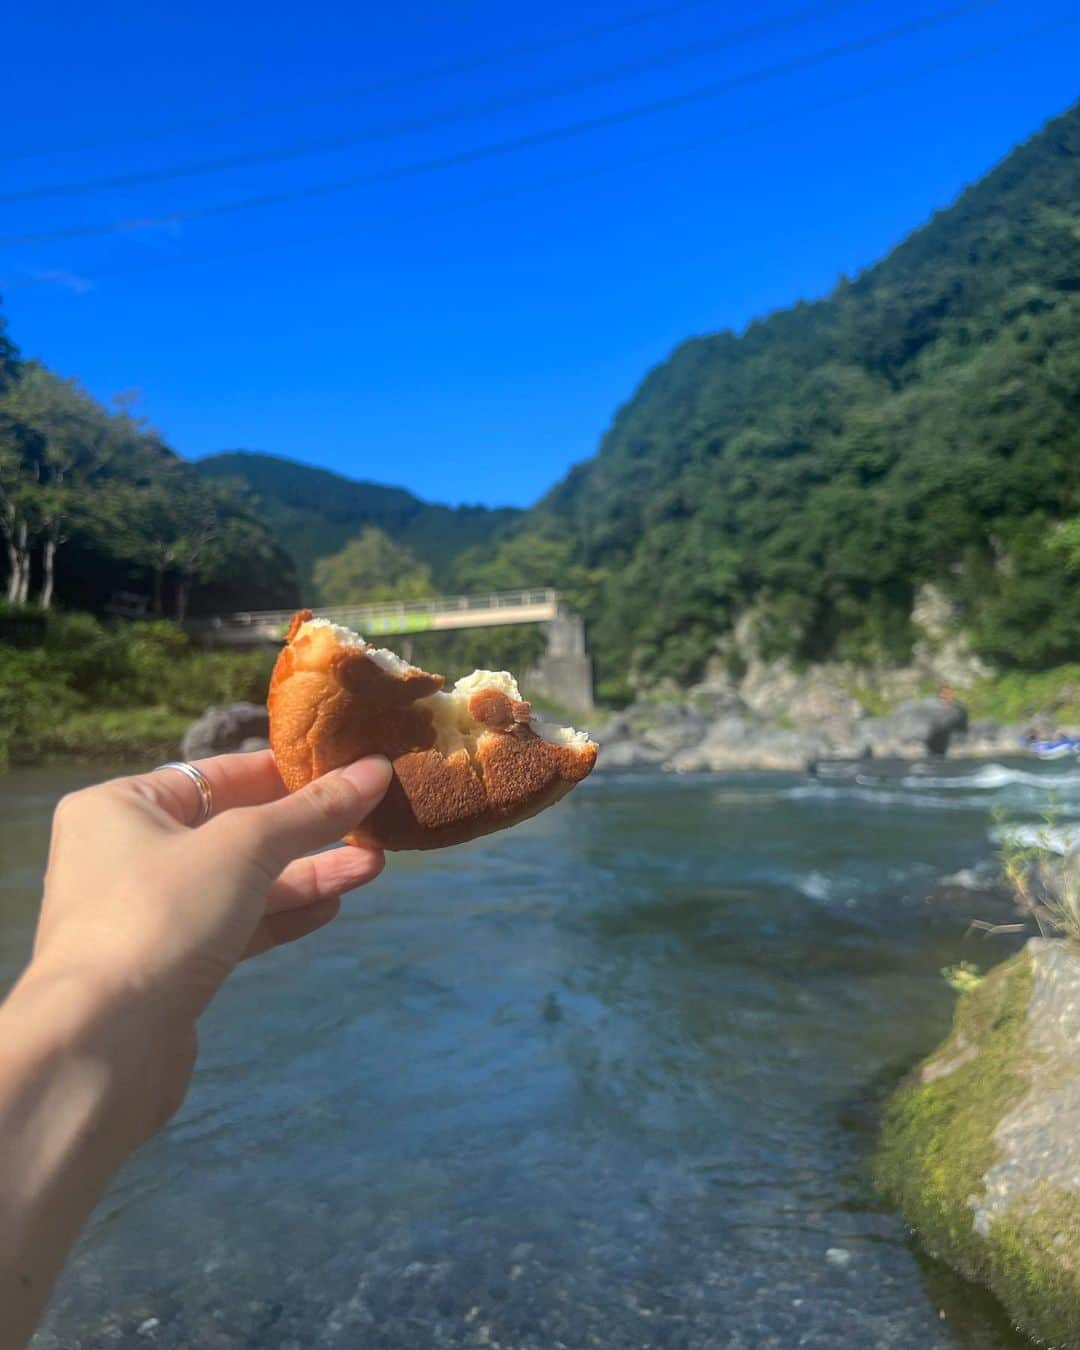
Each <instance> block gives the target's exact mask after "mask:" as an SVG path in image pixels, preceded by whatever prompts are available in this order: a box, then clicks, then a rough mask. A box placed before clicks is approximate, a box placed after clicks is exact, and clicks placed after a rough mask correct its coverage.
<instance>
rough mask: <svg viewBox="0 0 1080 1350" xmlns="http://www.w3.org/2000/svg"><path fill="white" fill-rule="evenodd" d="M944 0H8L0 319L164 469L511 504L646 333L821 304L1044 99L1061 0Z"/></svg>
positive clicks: (669, 337)
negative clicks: (209, 468) (340, 479)
mask: <svg viewBox="0 0 1080 1350" xmlns="http://www.w3.org/2000/svg"><path fill="white" fill-rule="evenodd" d="M959 8H960V5H959V4H958V3H956V2H955V0H954V2H953V3H951V4H950V3H948V2H947V0H910V2H909V3H905V4H900V3H886V2H884V0H877V2H874V0H862V2H859V0H850V3H847V4H842V3H840V2H839V0H838V2H837V3H835V4H831V5H830V4H828V3H816V4H815V3H813V0H801V3H800V0H765V2H764V3H762V4H759V5H755V6H753V7H750V6H746V5H737V4H734V3H718V2H716V0H713V2H711V3H710V2H709V0H666V3H665V0H625V3H614V0H602V2H598V3H592V4H586V5H583V4H581V3H580V2H579V3H571V2H570V0H551V3H549V4H547V5H545V6H506V5H497V4H495V3H494V0H459V2H458V3H457V4H456V5H455V6H452V7H451V6H440V5H435V4H433V3H422V2H421V0H399V2H398V3H396V4H394V5H385V4H380V5H377V6H376V5H370V4H355V3H351V4H346V3H343V2H342V0H324V3H323V4H321V5H319V6H297V5H295V4H293V3H289V4H286V3H283V0H259V3H258V4H256V3H247V2H246V0H245V3H233V4H220V3H218V4H214V5H211V4H210V3H208V0H189V2H188V3H186V4H185V5H183V6H168V7H166V6H158V5H155V4H153V3H151V4H149V5H147V4H139V5H135V4H131V3H114V4H112V5H110V6H109V7H108V22H107V23H106V22H105V21H104V20H103V18H102V14H103V11H102V10H101V9H100V8H96V9H95V7H87V6H85V5H84V4H82V3H79V4H76V3H74V2H73V0H57V2H55V3H43V4H41V5H37V6H27V5H19V6H10V7H9V8H8V10H7V12H6V14H5V16H4V17H3V18H2V19H0V51H2V52H3V58H2V59H3V70H4V85H5V89H4V103H5V107H6V109H7V112H8V134H7V137H6V138H5V142H6V148H5V151H4V152H3V155H2V156H0V239H2V240H12V239H27V238H29V239H31V240H32V242H23V243H2V244H0V293H2V294H3V298H4V307H5V310H6V313H7V316H8V319H9V322H10V327H11V332H12V335H13V336H14V337H15V339H16V341H17V342H18V343H19V344H20V346H21V347H22V349H23V351H24V352H25V353H26V354H27V355H33V356H38V357H41V358H42V359H43V360H45V361H46V362H48V364H49V365H51V366H52V367H54V368H55V369H57V370H58V371H60V372H61V373H63V374H67V375H76V376H78V377H79V378H80V379H81V380H82V381H83V382H84V383H85V384H86V385H87V387H88V388H89V389H90V390H91V391H92V392H93V393H94V394H96V395H98V396H99V397H102V398H105V399H108V398H111V397H112V396H113V395H115V394H116V393H118V392H120V391H124V390H131V389H136V390H138V391H139V395H140V400H141V401H140V404H139V407H140V410H141V412H142V413H143V414H144V415H145V416H146V417H147V418H148V419H149V420H150V421H151V422H152V423H153V424H154V425H156V426H157V427H159V428H160V429H161V431H162V432H163V433H164V434H165V436H166V437H167V439H168V440H169V442H170V443H171V444H172V445H173V446H174V447H175V448H176V449H177V450H178V451H179V452H180V453H182V454H184V455H187V456H191V457H197V456H201V455H205V454H209V453H212V452H214V451H216V450H221V449H227V448H237V447H244V448H248V449H258V450H265V451H270V452H273V453H276V454H282V455H288V456H291V457H293V458H297V459H302V460H306V461H309V462H311V463H314V464H322V465H326V466H328V467H330V468H333V469H336V470H338V471H340V472H343V473H348V474H350V475H353V476H355V477H360V478H371V479H375V480H379V481H383V482H390V483H397V484H401V485H403V486H406V487H409V488H411V489H412V490H413V491H415V492H417V493H419V494H420V495H422V496H425V497H428V498H431V499H434V500H442V501H450V502H459V501H470V502H473V501H480V502H486V503H489V504H492V505H495V504H501V503H513V504H519V505H525V504H527V503H529V502H531V501H533V500H535V498H536V497H537V496H539V495H540V494H541V493H542V492H543V491H544V490H545V489H546V488H547V487H549V486H550V485H551V484H552V483H553V482H554V481H555V480H556V479H558V478H559V477H560V476H561V475H562V474H563V473H564V472H565V470H566V469H567V468H568V467H569V466H570V465H571V464H572V463H574V462H576V461H578V460H581V459H584V458H586V457H588V456H589V455H591V454H592V453H593V452H594V450H595V448H596V445H597V443H598V440H599V438H600V436H601V435H602V434H603V431H604V429H605V427H606V426H607V425H608V423H609V422H610V420H611V417H612V415H613V413H614V411H615V409H616V408H617V407H618V405H619V404H620V403H622V402H624V401H625V400H626V399H627V398H628V397H629V396H630V395H631V394H632V392H633V390H634V388H635V386H636V385H637V383H638V382H639V381H640V379H641V378H642V376H643V375H644V374H645V372H646V370H647V369H648V368H649V367H650V366H652V365H654V364H655V363H656V362H657V361H660V360H662V359H663V358H664V356H665V355H666V354H667V353H668V352H669V351H670V350H671V348H672V347H673V346H674V345H676V344H677V343H678V342H680V341H682V340H683V339H684V338H686V337H689V336H691V335H693V334H697V333H703V332H710V331H714V330H716V329H719V328H724V327H734V328H736V329H738V328H741V327H742V326H743V325H744V324H745V323H746V322H747V321H748V320H749V319H750V318H752V317H754V316H755V315H761V314H764V313H766V312H767V311H769V310H771V309H774V308H776V307H778V306H781V305H786V304H790V303H792V302H793V301H795V300H796V299H798V298H800V297H813V296H817V295H821V294H822V293H824V292H826V291H827V290H828V289H829V288H830V287H831V285H832V284H833V282H834V281H835V280H836V278H837V276H838V275H839V274H840V273H841V272H846V273H848V274H851V273H854V272H855V271H857V270H858V269H860V268H861V267H864V266H866V265H867V264H869V263H871V262H873V261H874V259H876V258H877V257H879V256H880V255H881V254H882V253H883V252H885V251H886V250H887V249H888V248H889V247H890V246H891V245H892V244H894V243H896V242H897V241H898V240H900V239H901V238H902V237H903V236H904V235H905V234H906V233H908V232H909V231H910V230H911V229H912V228H914V227H915V226H916V225H918V224H919V223H920V222H922V221H923V220H925V219H926V217H927V216H928V215H929V214H930V212H931V211H933V210H934V209H936V208H938V207H941V206H944V205H947V204H948V203H949V202H950V201H951V200H952V199H953V198H954V197H955V195H956V194H957V193H958V192H959V191H960V190H961V188H962V187H963V186H964V185H965V184H966V183H969V182H971V181H973V180H974V179H976V178H978V177H979V176H980V175H981V174H982V173H984V172H985V171H986V170H987V169H988V168H990V167H991V165H993V164H994V163H995V162H996V161H997V160H998V159H1000V158H1001V157H1002V156H1003V155H1004V154H1005V153H1006V152H1007V151H1008V149H1009V148H1010V147H1011V146H1012V145H1014V144H1015V143H1016V142H1017V141H1019V140H1022V139H1024V138H1025V137H1026V136H1028V135H1030V134H1031V133H1032V132H1034V131H1035V130H1036V129H1037V128H1038V127H1039V126H1041V125H1042V123H1043V122H1044V121H1046V120H1047V118H1049V117H1051V116H1053V115H1054V114H1056V113H1058V112H1061V111H1063V110H1064V108H1066V107H1067V106H1068V105H1069V104H1070V103H1071V102H1072V101H1073V100H1074V99H1075V98H1076V96H1077V94H1078V92H1080V90H1078V87H1077V86H1078V83H1080V82H1078V80H1077V71H1078V70H1080V60H1078V57H1080V26H1077V25H1076V23H1075V20H1076V18H1077V15H1076V9H1075V5H1074V4H1072V3H1071V0H1043V2H1042V3H1036V4H1032V3H1028V2H1025V0H999V2H998V3H994V4H988V5H985V6H982V7H976V6H974V5H970V6H968V7H967V8H966V10H965V12H962V13H958V12H957V10H959ZM945 14H951V15H952V17H948V18H940V17H939V16H942V15H945ZM645 15H648V16H651V17H641V16H645ZM920 20H926V22H925V24H923V25H922V26H921V27H918V28H914V27H912V26H913V25H914V24H916V23H918V22H919V21H920ZM1069 20H1072V22H1071V23H1070V22H1068V21H1069ZM905 26H906V27H908V29H909V31H906V32H901V33H898V34H894V35H893V36H891V37H889V36H887V35H889V34H890V33H892V32H893V30H896V29H897V28H902V27H905ZM751 27H754V28H756V31H754V32H749V33H748V32H747V31H746V30H747V29H748V28H751ZM585 30H588V31H585ZM1038 30H1041V31H1038ZM1032 33H1035V34H1036V35H1035V36H1029V35H1030V34H1032ZM860 44H861V45H860ZM836 48H846V50H841V51H840V52H836V53H835V54H833V53H834V49H836ZM488 58H491V59H488ZM451 66H457V67H458V70H457V71H456V72H452V73H446V68H447V67H451ZM439 71H442V72H443V73H441V74H437V73H436V72H439ZM863 91H868V92H863ZM680 100H682V101H681V102H680ZM657 103H660V104H664V103H667V104H669V105H671V104H673V106H667V107H665V108H662V109H661V110H658V111H652V112H644V111H641V110H642V109H645V108H646V107H648V106H651V105H653V104H657ZM418 123H419V124H423V125H417V124H418ZM582 123H599V125H593V126H591V127H590V128H587V129H583V128H582V126H581V124H582ZM327 140H335V141H337V142H338V143H337V144H336V145H333V146H325V145H323V146H321V148H318V149H312V148H310V147H311V143H312V142H314V143H321V142H325V141H327ZM521 140H525V141H531V143H529V144H525V145H521V146H517V147H516V148H507V143H513V142H517V141H521ZM687 145H689V148H685V147H686V146H687ZM234 158H240V159H242V160H244V162H243V163H242V164H240V165H233V166H231V167H229V168H227V169H218V170H216V171H207V170H206V169H205V167H204V166H205V165H206V163H207V162H208V161H216V160H220V159H234ZM455 158H456V160H457V162H456V163H451V164H446V163H440V161H445V160H447V159H451V160H452V159H455ZM192 166H193V167H194V170H195V171H193V172H187V171H186V170H187V169H188V168H189V167H192ZM403 169H404V170H405V172H404V173H403V172H402V170H403ZM178 170H184V172H178ZM150 174H158V175H161V174H165V175H168V176H166V177H160V178H158V179H156V180H155V181H132V182H128V183H126V184H123V185H115V184H114V185H108V184H106V183H102V181H101V180H108V179H113V178H116V177H133V178H136V179H137V178H139V177H140V176H142V175H150ZM364 177H367V178H369V179H374V180H375V181H369V182H367V183H364V184H359V185H356V184H354V185H353V186H350V187H344V188H343V187H341V186H340V184H341V182H342V180H346V181H348V180H350V179H357V178H364ZM72 188H74V190H70V189H72ZM55 189H64V191H63V192H56V193H54V195H48V194H47V192H46V191H45V190H49V191H50V192H51V191H52V190H55ZM33 194H37V195H33ZM266 196H275V197H277V196H283V197H284V198H285V200H282V201H278V202H276V203H275V204H272V205H263V206H256V207H252V206H246V207H238V206H237V203H241V202H244V201H247V200H250V199H252V198H263V197H266ZM132 221H138V222H141V223H140V224H138V225H133V224H131V223H130V222H132ZM119 223H122V224H119ZM99 227H108V228H99ZM87 228H89V230H91V231H96V232H87V233H80V232H78V231H82V230H84V229H87ZM73 231H74V232H73ZM50 236H52V237H50Z"/></svg>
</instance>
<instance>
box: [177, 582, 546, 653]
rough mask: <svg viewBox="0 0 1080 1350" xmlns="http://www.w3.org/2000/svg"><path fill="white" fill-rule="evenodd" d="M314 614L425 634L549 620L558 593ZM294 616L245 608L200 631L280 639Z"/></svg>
mask: <svg viewBox="0 0 1080 1350" xmlns="http://www.w3.org/2000/svg"><path fill="white" fill-rule="evenodd" d="M312 613H313V614H314V615H315V617H316V618H322V619H330V620H331V621H332V622H333V623H338V624H341V625H342V627H344V628H351V629H353V631H355V632H358V633H363V634H364V636H365V637H376V636H382V635H385V634H392V633H423V632H428V631H430V630H432V629H450V628H483V627H494V626H496V625H502V624H517V623H545V622H550V621H551V620H552V619H554V618H556V617H557V615H558V613H559V595H558V592H557V591H555V590H552V589H551V588H549V587H532V588H523V589H521V590H516V591H493V592H490V593H488V594H486V595H441V596H435V597H433V598H431V599H429V600H403V601H385V602H380V603H378V604H371V605H327V606H324V607H322V608H319V609H316V610H313V611H312ZM292 616H293V611H292V610H284V609H279V610H245V611H241V612H240V613H237V614H228V615H223V616H221V617H220V618H215V619H210V620H207V621H204V623H202V624H200V625H198V631H199V632H200V633H201V634H202V635H203V636H205V637H207V638H209V639H210V640H212V641H221V642H234V643H243V642H267V641H280V640H281V639H282V638H283V637H284V635H285V631H286V629H287V628H288V626H289V623H290V621H291V619H292Z"/></svg>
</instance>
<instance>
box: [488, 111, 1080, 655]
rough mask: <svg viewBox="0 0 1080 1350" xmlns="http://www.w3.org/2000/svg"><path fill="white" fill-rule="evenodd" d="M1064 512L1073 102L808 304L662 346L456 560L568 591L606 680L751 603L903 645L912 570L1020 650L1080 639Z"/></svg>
mask: <svg viewBox="0 0 1080 1350" xmlns="http://www.w3.org/2000/svg"><path fill="white" fill-rule="evenodd" d="M795 227H796V223H795V222H793V228H795ZM718 265H719V264H718ZM1078 516H1080V108H1077V107H1074V108H1073V109H1071V110H1070V111H1069V112H1067V113H1066V114H1064V115H1063V116H1061V117H1059V118H1057V119H1056V120H1055V121H1053V122H1052V123H1050V124H1049V125H1048V126H1047V127H1046V128H1045V129H1044V130H1043V131H1042V132H1041V133H1039V134H1038V135H1037V136H1035V137H1034V138H1032V139H1031V140H1030V141H1029V142H1028V143H1026V144H1025V145H1023V146H1021V147H1020V148H1018V149H1017V150H1016V151H1014V152H1013V153H1012V154H1011V155H1010V156H1009V157H1008V158H1007V159H1006V160H1005V161H1004V162H1003V163H1002V164H1001V165H1000V166H998V168H996V169H995V170H994V171H993V172H992V173H990V174H989V175H987V177H986V178H985V179H983V180H982V181H981V182H980V183H978V184H977V185H976V186H974V187H972V188H970V189H969V190H967V191H966V192H964V193H963V194H962V196H961V197H960V198H959V200H958V201H957V202H956V203H955V204H954V205H953V206H952V207H951V208H950V209H948V210H946V211H943V212H941V213H939V214H937V215H936V216H935V217H934V218H933V219H932V220H931V221H930V223H929V224H928V225H926V226H925V227H924V228H923V229H921V230H919V231H918V232H916V233H915V234H913V235H912V236H911V237H910V238H909V239H907V240H906V241H905V242H904V243H902V244H901V245H900V246H899V247H898V248H896V249H895V250H894V251H893V252H892V253H891V254H890V255H889V256H888V257H887V258H886V259H885V260H884V261H883V262H881V263H879V264H878V265H877V266H875V267H873V268H871V269H870V270H868V271H867V272H866V273H865V274H863V275H861V276H859V277H858V278H857V279H856V280H854V281H848V280H843V281H841V283H840V284H839V285H838V286H837V287H836V289H835V290H834V292H833V293H832V295H830V296H829V297H828V298H827V299H825V300H822V301H819V302H816V303H812V304H798V305H796V306H795V307H794V308H792V309H790V310H787V311H784V312H781V313H777V314H773V315H771V316H770V317H768V318H765V319H762V320H760V321H757V322H755V323H753V324H751V325H750V326H749V327H748V329H747V330H746V331H745V332H744V333H743V334H741V335H736V334H734V333H731V332H723V333H718V334H716V335H713V336H709V337H701V338H695V339H693V340H691V341H688V342H686V343H684V344H683V345H682V346H681V347H679V348H678V349H677V350H676V351H675V352H674V353H673V355H672V356H671V357H670V359H669V360H667V361H666V362H664V363H663V364H662V365H661V366H659V367H658V368H656V369H655V370H653V371H652V372H651V373H650V374H649V375H648V376H647V377H646V378H645V380H644V381H643V382H642V384H641V386H640V387H639V388H638V390H637V392H636V393H635V394H634V396H633V398H632V399H631V400H630V401H629V403H627V404H626V405H625V406H624V407H623V408H622V409H621V410H620V411H619V412H618V414H617V415H616V417H615V419H614V422H613V423H612V426H611V428H610V430H609V431H608V433H607V434H606V436H605V437H604V439H603V441H602V443H601V445H600V448H599V453H598V454H597V456H596V458H595V459H593V460H591V461H589V462H588V463H585V464H583V465H580V466H578V467H577V468H576V469H574V470H573V471H572V472H571V473H570V474H569V475H568V477H567V478H566V479H565V480H564V481H563V482H562V483H560V484H559V485H558V486H557V487H556V488H554V489H553V490H552V492H551V493H550V494H549V495H548V496H547V498H546V499H545V500H544V501H543V502H542V503H541V504H540V505H539V506H538V507H537V508H536V509H535V510H534V511H532V512H531V513H530V514H529V515H528V516H526V517H525V518H524V519H523V520H522V521H521V522H520V524H519V526H518V527H517V530H516V537H514V538H512V539H510V540H509V541H508V542H506V543H504V544H503V545H502V547H501V548H500V549H498V550H497V551H495V552H491V551H487V552H483V553H473V554H472V555H471V557H469V558H467V559H465V560H464V561H463V563H462V564H461V569H462V571H463V572H464V573H467V574H468V576H469V577H470V579H471V580H472V582H473V583H474V584H482V582H483V580H484V578H486V577H489V578H491V579H492V580H493V581H497V582H498V583H499V584H518V583H526V582H529V583H531V582H541V581H542V582H546V583H549V584H550V583H552V582H555V583H558V584H562V585H564V586H568V587H569V588H570V589H571V591H572V592H573V593H574V594H575V595H576V596H577V597H578V599H579V602H580V603H582V604H584V605H585V606H586V607H587V610H588V613H589V617H590V620H591V630H592V637H591V644H592V648H593V651H594V653H595V654H596V656H597V659H598V661H599V663H600V667H601V672H602V674H604V675H605V676H606V677H607V678H608V680H609V681H611V680H613V679H617V678H619V677H620V676H621V674H622V672H625V671H627V670H634V671H636V672H637V673H638V674H639V675H641V676H642V677H644V678H649V677H656V676H659V675H662V674H669V675H673V676H675V677H677V678H679V679H689V678H692V677H694V676H695V675H696V674H697V673H698V672H699V671H700V669H701V668H702V666H703V664H704V662H705V660H706V658H707V656H708V654H709V653H710V651H711V650H713V649H714V647H715V645H716V643H717V640H718V639H720V638H722V636H723V635H724V634H725V633H726V632H728V631H729V630H730V628H731V626H732V624H733V622H734V620H735V619H736V617H737V616H738V615H739V614H740V613H741V612H743V611H745V610H746V609H747V608H748V607H750V606H753V607H754V609H755V612H756V613H757V614H758V615H759V616H760V619H761V622H760V624H759V629H760V631H762V632H763V633H764V635H765V639H766V641H767V643H768V644H769V646H771V648H772V649H773V650H774V651H776V652H777V653H780V652H784V653H789V654H791V655H793V656H796V657H800V658H806V659H816V658H823V657H827V656H834V655H836V656H850V657H854V658H857V659H867V660H870V659H883V660H893V661H898V660H903V659H904V657H905V655H906V653H907V650H908V647H909V644H910V640H911V631H910V624H909V615H910V610H911V603H912V598H913V595H914V593H915V591H916V589H917V587H918V586H919V585H920V583H921V582H923V581H927V580H934V581H937V582H939V583H942V584H943V585H944V586H945V587H946V588H947V589H948V591H949V592H950V593H951V595H952V596H953V597H954V598H955V600H956V601H957V603H958V605H959V606H960V613H961V615H962V620H963V622H964V624H965V625H966V626H967V628H968V630H969V631H970V634H971V636H972V639H973V641H974V643H975V645H976V647H977V648H978V649H979V650H980V651H981V652H983V653H984V654H986V655H987V656H989V657H990V658H992V659H993V660H994V661H995V662H997V663H999V664H1002V665H1017V666H1023V667H1030V668H1036V667H1040V666H1045V665H1048V664H1051V663H1054V662H1058V661H1063V660H1067V659H1070V658H1071V659H1075V658H1076V657H1077V655H1080V575H1078V574H1077V571H1076V570H1074V569H1075V566H1076V564H1077V563H1078V562H1080V556H1078V555H1080V550H1078V549H1077V546H1076V539H1077V530H1078V528H1080V526H1077V525H1076V524H1075V523H1074V524H1073V525H1071V526H1069V525H1065V524H1063V523H1064V522H1069V521H1075V520H1076V518H1077V517H1078ZM1070 541H1072V544H1071V548H1070Z"/></svg>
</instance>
